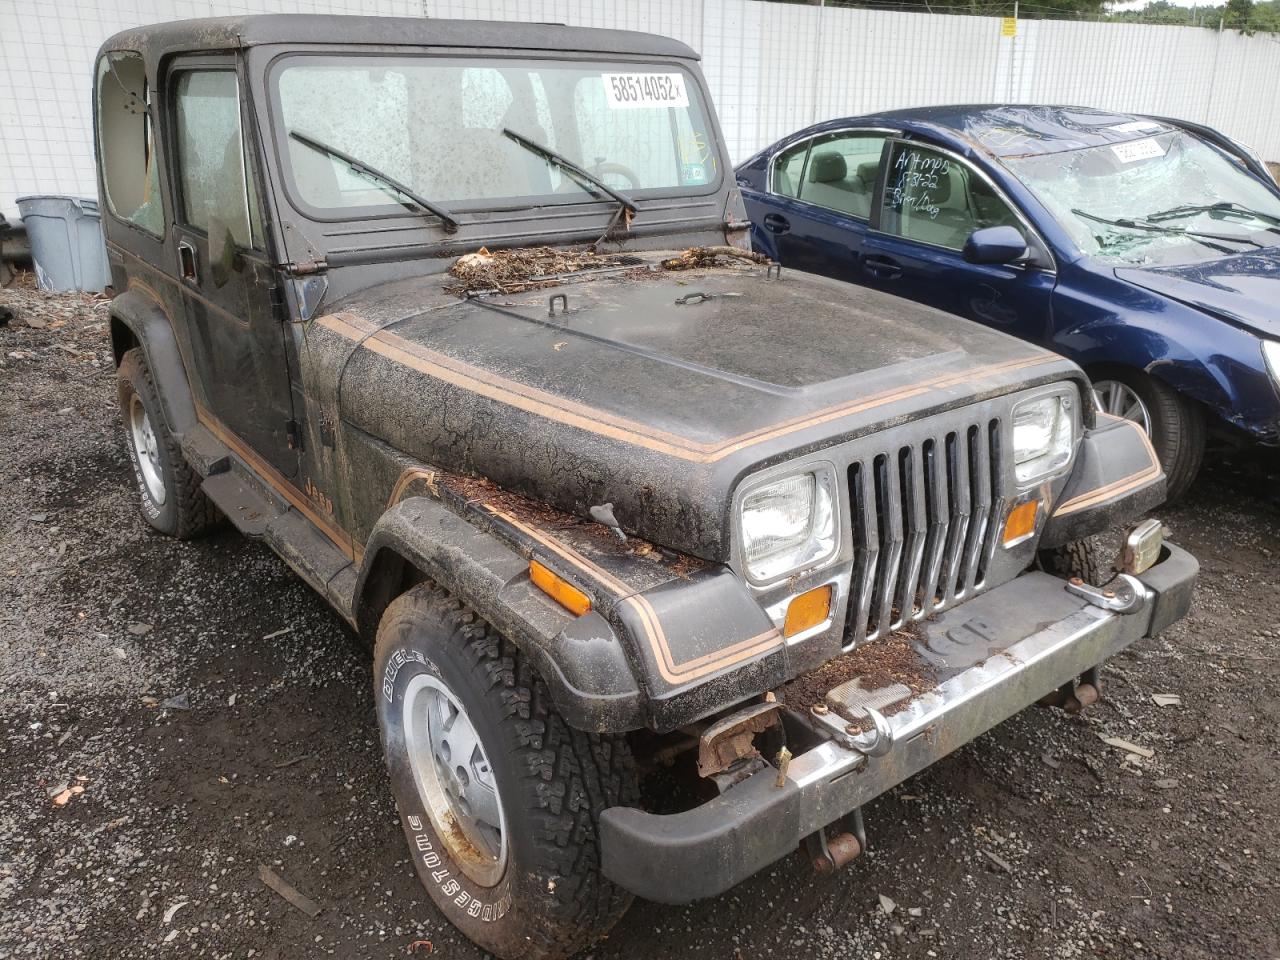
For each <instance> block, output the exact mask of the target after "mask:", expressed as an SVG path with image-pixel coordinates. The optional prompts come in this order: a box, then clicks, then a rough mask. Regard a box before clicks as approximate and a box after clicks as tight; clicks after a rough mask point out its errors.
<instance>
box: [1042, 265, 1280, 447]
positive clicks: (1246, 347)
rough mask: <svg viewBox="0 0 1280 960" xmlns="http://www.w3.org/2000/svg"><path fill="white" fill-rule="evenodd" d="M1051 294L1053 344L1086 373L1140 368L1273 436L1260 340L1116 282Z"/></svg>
mask: <svg viewBox="0 0 1280 960" xmlns="http://www.w3.org/2000/svg"><path fill="white" fill-rule="evenodd" d="M1065 286H1066V285H1063V284H1060V285H1059V288H1058V290H1057V291H1056V292H1055V309H1054V312H1055V317H1056V320H1057V323H1058V324H1059V327H1058V330H1057V333H1056V334H1055V336H1054V341H1053V343H1052V344H1050V347H1051V348H1052V349H1055V350H1057V351H1059V352H1060V353H1064V354H1066V355H1067V356H1068V357H1070V358H1071V359H1072V360H1074V361H1075V362H1076V363H1078V364H1080V366H1082V367H1084V368H1085V369H1086V370H1090V369H1095V370H1096V369H1098V368H1099V367H1103V366H1107V365H1111V366H1123V367H1130V368H1133V369H1137V370H1142V371H1144V372H1146V373H1147V374H1149V375H1151V376H1153V377H1156V378H1157V379H1159V380H1162V381H1163V382H1164V383H1166V384H1168V385H1169V386H1170V387H1172V388H1173V389H1174V390H1176V391H1178V392H1179V393H1181V394H1183V395H1184V396H1187V397H1190V398H1191V399H1192V400H1195V401H1197V402H1198V403H1200V404H1202V405H1203V406H1204V407H1205V408H1207V409H1208V410H1210V411H1212V412H1214V413H1215V414H1217V415H1218V416H1219V417H1221V418H1222V419H1223V420H1225V421H1226V422H1227V423H1230V424H1233V425H1234V426H1237V427H1239V428H1241V429H1243V430H1246V431H1248V432H1249V433H1251V434H1254V435H1255V436H1264V435H1267V434H1269V433H1273V432H1274V430H1275V423H1276V418H1277V414H1278V412H1280V408H1278V405H1277V398H1276V391H1275V388H1274V387H1273V385H1272V384H1271V380H1270V377H1269V376H1268V373H1267V371H1266V369H1265V366H1264V363H1263V359H1262V348H1261V344H1260V342H1259V340H1258V337H1257V336H1256V335H1254V334H1253V333H1251V332H1249V331H1247V330H1244V329H1241V328H1240V327H1238V326H1235V325H1233V324H1230V323H1227V322H1225V321H1222V320H1220V319H1217V318H1216V317H1213V316H1209V315H1207V314H1204V313H1202V312H1200V311H1198V310H1194V309H1192V308H1190V307H1188V306H1185V305H1184V304H1181V303H1177V302H1174V301H1170V300H1167V299H1165V298H1163V297H1160V296H1158V295H1155V294H1151V293H1148V292H1146V291H1144V290H1141V289H1140V288H1137V287H1134V286H1132V285H1130V284H1127V283H1123V282H1121V281H1119V280H1114V279H1111V280H1107V281H1106V282H1105V283H1103V284H1101V285H1100V286H1099V288H1098V290H1097V291H1096V292H1089V293H1085V292H1083V291H1082V290H1081V289H1080V287H1079V285H1078V284H1072V285H1070V288H1066V289H1064V287H1065Z"/></svg>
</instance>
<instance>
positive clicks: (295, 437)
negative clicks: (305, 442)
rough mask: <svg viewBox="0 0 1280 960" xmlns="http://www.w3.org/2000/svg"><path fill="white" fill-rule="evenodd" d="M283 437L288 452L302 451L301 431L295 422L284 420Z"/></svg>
mask: <svg viewBox="0 0 1280 960" xmlns="http://www.w3.org/2000/svg"><path fill="white" fill-rule="evenodd" d="M284 436H285V440H286V441H287V442H288V444H289V449H290V450H301V449H302V430H301V428H300V427H299V426H298V421H297V420H286V421H285V422H284Z"/></svg>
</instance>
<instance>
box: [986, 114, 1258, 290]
mask: <svg viewBox="0 0 1280 960" xmlns="http://www.w3.org/2000/svg"><path fill="white" fill-rule="evenodd" d="M1005 163H1006V165H1007V166H1008V167H1009V168H1010V169H1011V170H1012V171H1013V172H1014V173H1015V174H1017V176H1018V177H1019V179H1021V180H1022V182H1023V183H1025V184H1026V185H1027V186H1028V187H1029V188H1030V189H1031V190H1032V191H1033V192H1034V193H1035V194H1036V195H1037V197H1039V199H1040V201H1041V202H1042V203H1043V204H1044V205H1045V206H1046V207H1047V208H1048V209H1049V211H1050V212H1051V213H1052V214H1053V215H1054V218H1055V219H1056V220H1057V221H1058V223H1060V224H1061V225H1062V227H1063V228H1064V229H1065V230H1066V231H1067V232H1068V233H1069V234H1070V235H1071V238H1072V239H1073V240H1074V241H1075V242H1076V243H1077V244H1078V245H1079V247H1080V249H1081V250H1082V251H1084V252H1085V253H1086V254H1090V255H1092V256H1094V257H1097V258H1098V259H1099V260H1102V261H1104V262H1106V263H1111V264H1116V265H1124V266H1145V265H1153V264H1167V263H1188V262H1193V261H1198V260H1209V259H1214V258H1217V257H1222V256H1226V255H1228V254H1231V253H1243V252H1247V251H1249V250H1253V249H1256V248H1257V247H1259V246H1275V245H1280V198H1277V197H1276V195H1275V194H1274V193H1272V192H1271V191H1269V190H1268V189H1267V188H1266V187H1265V186H1263V185H1262V184H1261V183H1259V182H1258V181H1257V180H1256V179H1255V178H1254V177H1252V176H1250V175H1249V174H1248V173H1246V172H1245V171H1244V170H1243V169H1241V168H1240V167H1239V166H1238V165H1237V164H1235V163H1234V162H1232V161H1231V160H1228V159H1227V158H1226V157H1225V156H1223V154H1221V153H1220V152H1218V151H1217V150H1216V149H1214V148H1213V147H1211V146H1209V145H1208V144H1206V143H1204V142H1203V141H1201V140H1200V139H1198V138H1197V137H1194V136H1192V135H1191V134H1188V133H1184V132H1182V131H1174V132H1169V133H1163V134H1159V135H1156V136H1151V137H1146V138H1144V139H1139V140H1128V141H1125V142H1122V143H1113V144H1106V145H1104V146H1097V147H1086V148H1084V149H1080V150H1071V151H1066V152H1062V153H1051V154H1043V155H1037V156H1028V157H1017V158H1011V159H1007V160H1005Z"/></svg>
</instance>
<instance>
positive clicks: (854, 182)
mask: <svg viewBox="0 0 1280 960" xmlns="http://www.w3.org/2000/svg"><path fill="white" fill-rule="evenodd" d="M884 140H885V138H884V137H883V136H879V135H876V134H863V133H837V134H832V135H830V136H826V137H822V138H820V139H817V140H814V141H813V145H812V146H811V147H810V148H809V161H808V163H806V164H805V170H804V176H803V178H802V182H801V184H800V199H801V200H804V201H806V202H808V203H814V204H817V205H818V206H820V207H826V208H827V209H829V210H838V211H840V212H841V213H847V214H850V215H851V216H854V217H858V218H859V219H862V220H867V219H870V217H871V201H872V197H873V195H874V193H875V188H876V177H877V175H878V174H879V173H880V154H881V153H882V152H883V150H884Z"/></svg>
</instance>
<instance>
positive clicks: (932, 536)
mask: <svg viewBox="0 0 1280 960" xmlns="http://www.w3.org/2000/svg"><path fill="white" fill-rule="evenodd" d="M1002 457H1003V449H1002V444H1001V439H1000V421H999V419H997V418H991V419H990V420H985V419H984V421H983V422H981V423H970V424H965V425H964V426H959V427H957V428H956V429H954V430H948V431H946V432H943V433H941V434H939V435H937V436H932V437H926V438H925V439H923V440H922V441H920V442H919V443H912V444H907V445H895V446H893V447H891V448H890V449H888V450H883V452H875V453H870V452H869V453H868V455H866V456H863V457H860V458H859V459H856V460H854V461H853V462H852V463H851V464H850V465H849V470H848V483H849V505H850V515H851V522H852V527H853V530H852V534H853V536H852V543H853V553H854V558H853V560H854V562H853V578H852V583H851V591H852V600H851V604H850V608H849V616H848V618H847V620H846V624H847V625H846V628H845V638H844V639H845V645H846V647H849V646H854V645H856V644H858V643H861V642H863V641H864V640H875V639H877V638H879V637H882V636H884V635H885V634H886V633H889V632H890V631H892V630H897V629H900V628H901V627H902V626H903V625H905V624H906V623H908V622H909V621H911V620H919V619H921V618H922V617H926V616H928V615H929V614H930V613H932V612H934V611H936V610H941V609H944V608H946V607H948V606H951V605H952V604H954V603H956V602H957V601H960V600H963V599H965V598H967V597H968V596H969V595H971V594H972V593H974V592H976V591H978V590H981V589H982V588H983V586H984V584H985V580H986V575H987V571H988V570H989V568H990V564H991V561H992V556H993V554H994V552H995V549H996V546H997V544H998V540H999V529H998V527H999V521H1000V519H1001V518H1002V517H1003V513H1004V498H1003V496H1002V494H1003V491H1004V470H1003V467H1004V464H1003V459H1002Z"/></svg>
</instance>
